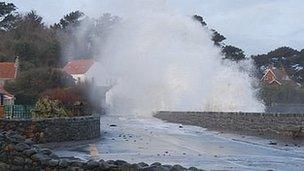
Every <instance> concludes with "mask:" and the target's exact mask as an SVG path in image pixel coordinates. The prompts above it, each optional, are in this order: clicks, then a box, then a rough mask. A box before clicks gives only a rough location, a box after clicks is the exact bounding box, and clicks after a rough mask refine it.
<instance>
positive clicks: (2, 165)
mask: <svg viewBox="0 0 304 171" xmlns="http://www.w3.org/2000/svg"><path fill="white" fill-rule="evenodd" d="M0 170H3V171H4V170H9V165H8V164H5V163H2V162H0Z"/></svg>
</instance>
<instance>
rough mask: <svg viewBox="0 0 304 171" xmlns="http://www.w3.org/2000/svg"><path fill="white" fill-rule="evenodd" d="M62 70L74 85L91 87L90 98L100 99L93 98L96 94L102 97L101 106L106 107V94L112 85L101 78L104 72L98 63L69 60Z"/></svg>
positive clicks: (91, 60)
mask: <svg viewBox="0 0 304 171" xmlns="http://www.w3.org/2000/svg"><path fill="white" fill-rule="evenodd" d="M63 70H64V71H65V72H66V73H67V74H70V75H71V76H72V77H73V78H74V79H75V82H76V84H87V83H88V84H90V85H93V87H94V88H93V89H92V94H93V95H92V98H94V97H100V96H94V94H96V93H97V92H98V93H99V95H101V96H102V99H100V100H101V104H102V105H103V106H104V105H106V93H107V92H108V91H109V90H110V89H111V87H112V84H111V81H109V79H107V78H104V77H103V75H104V70H103V67H102V65H101V64H100V63H99V62H97V61H94V60H93V59H78V60H71V61H69V62H68V63H67V64H66V66H65V67H64V68H63ZM96 100H98V99H96Z"/></svg>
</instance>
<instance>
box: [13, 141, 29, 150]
mask: <svg viewBox="0 0 304 171" xmlns="http://www.w3.org/2000/svg"><path fill="white" fill-rule="evenodd" d="M15 148H16V150H17V151H19V152H22V151H24V150H28V149H30V146H29V145H27V144H26V143H18V144H17V145H16V147H15Z"/></svg>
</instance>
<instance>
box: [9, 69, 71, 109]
mask: <svg viewBox="0 0 304 171" xmlns="http://www.w3.org/2000/svg"><path fill="white" fill-rule="evenodd" d="M4 86H5V89H6V90H8V91H9V92H11V93H12V94H14V95H15V97H16V101H15V102H16V103H17V104H29V105H32V104H34V103H35V102H36V101H37V100H38V98H39V97H40V96H41V94H42V93H43V92H44V91H46V90H48V89H54V88H62V87H70V86H74V79H73V78H72V76H70V75H68V74H66V73H64V72H63V71H61V70H59V69H52V68H46V69H45V68H38V69H32V70H29V71H26V72H22V73H20V75H19V76H18V77H17V79H15V80H14V81H10V82H7V83H6V84H5V85H4Z"/></svg>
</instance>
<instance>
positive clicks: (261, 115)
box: [155, 111, 304, 117]
mask: <svg viewBox="0 0 304 171" xmlns="http://www.w3.org/2000/svg"><path fill="white" fill-rule="evenodd" d="M162 113H167V114H170V113H174V114H186V113H187V114H202V115H203V114H222V115H244V116H246V115H251V116H260V117H264V116H273V117H277V116H284V117H304V113H302V114H300V113H294V114H287V113H257V112H208V111H204V112H200V111H158V112H156V113H155V115H157V114H162Z"/></svg>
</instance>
